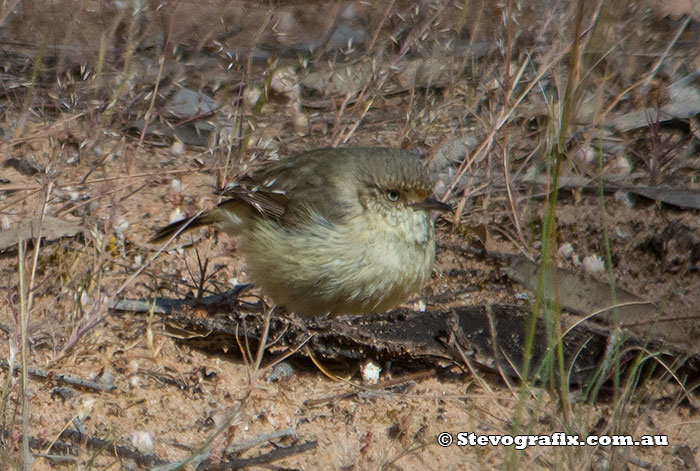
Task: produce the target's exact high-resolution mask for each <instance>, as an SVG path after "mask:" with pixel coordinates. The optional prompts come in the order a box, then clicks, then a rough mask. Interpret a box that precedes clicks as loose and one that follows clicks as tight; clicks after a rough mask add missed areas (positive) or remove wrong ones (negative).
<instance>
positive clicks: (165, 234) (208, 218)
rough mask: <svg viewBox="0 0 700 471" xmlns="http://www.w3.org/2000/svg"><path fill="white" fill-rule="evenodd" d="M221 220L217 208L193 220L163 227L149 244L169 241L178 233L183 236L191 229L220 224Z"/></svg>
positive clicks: (188, 219)
mask: <svg viewBox="0 0 700 471" xmlns="http://www.w3.org/2000/svg"><path fill="white" fill-rule="evenodd" d="M220 219H221V215H220V214H219V211H218V210H217V208H214V209H213V210H211V211H206V212H204V213H202V214H200V215H197V216H195V217H193V218H187V219H180V220H179V221H175V222H172V223H170V224H168V225H167V226H165V227H161V228H160V229H158V230H156V232H155V234H153V237H151V240H149V242H151V243H154V242H162V241H164V240H167V239H169V238H170V237H172V236H173V235H175V234H176V233H178V232H179V233H180V234H183V233H185V232H187V231H189V230H190V229H194V228H195V227H201V226H209V225H212V224H216V223H218V222H220Z"/></svg>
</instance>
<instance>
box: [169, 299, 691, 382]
mask: <svg viewBox="0 0 700 471" xmlns="http://www.w3.org/2000/svg"><path fill="white" fill-rule="evenodd" d="M222 298H223V296H219V297H218V299H219V300H221V299H222ZM165 304H167V303H160V305H165ZM193 304H194V303H193V302H189V303H186V304H185V303H181V304H178V303H170V304H169V307H170V308H171V309H170V314H169V315H168V317H167V319H168V323H169V325H171V326H175V327H177V328H178V329H182V330H184V331H187V332H188V334H189V335H188V337H189V339H188V342H190V343H191V344H193V345H194V346H197V344H199V346H200V347H202V348H206V349H222V348H223V349H225V350H231V349H236V345H238V344H239V342H240V343H242V344H246V342H247V344H248V345H249V346H250V348H257V342H258V339H260V338H261V337H262V335H261V333H262V329H263V318H262V317H263V316H260V315H257V314H255V315H251V314H242V313H241V312H240V310H238V309H237V308H236V307H235V305H234V304H233V303H230V302H229V303H225V305H221V304H217V303H214V304H211V303H210V304H207V303H206V302H205V303H202V304H198V305H197V311H198V312H197V314H196V315H193V310H194V307H193ZM202 311H207V313H208V314H207V315H202ZM530 322H531V316H530V313H529V312H528V310H527V309H526V308H525V307H521V306H511V305H491V306H461V307H458V308H454V309H448V310H444V311H432V312H411V311H407V310H398V311H393V312H389V313H383V314H372V315H368V316H355V317H338V318H333V319H328V320H323V319H305V318H303V319H302V318H299V317H296V316H289V315H279V314H275V315H273V316H272V319H271V323H270V332H269V337H268V338H270V339H278V341H277V342H276V343H275V348H290V349H291V348H295V347H297V346H299V345H302V344H303V343H304V342H307V341H308V346H309V347H310V348H311V350H312V352H313V353H314V355H317V356H320V357H323V358H325V359H328V360H342V359H351V360H364V359H367V358H371V359H374V360H378V361H380V362H381V361H389V360H392V361H404V362H407V363H410V364H413V365H414V366H421V365H423V366H429V367H434V365H435V363H444V361H445V360H447V361H455V362H457V363H459V364H462V363H463V360H462V357H461V353H460V352H459V349H461V350H462V351H463V352H466V354H467V356H468V358H469V359H470V360H471V361H474V363H476V364H478V365H480V366H481V367H483V368H486V369H488V370H490V371H499V372H500V373H501V374H504V375H506V376H513V377H519V376H520V374H521V371H522V366H523V356H524V351H525V332H526V331H527V326H528V325H529V323H530ZM197 333H198V335H196V334H197ZM611 335H612V331H611V330H608V329H607V328H605V327H601V326H597V325H594V324H592V323H588V322H582V323H580V324H578V325H576V326H574V327H573V328H572V329H571V330H570V331H569V332H568V333H566V335H565V336H564V339H563V342H562V343H563V349H564V358H565V366H566V371H567V375H568V381H569V382H570V383H571V384H573V385H582V384H585V383H587V382H588V381H590V380H591V379H592V378H594V377H595V375H596V374H598V373H599V371H600V366H601V364H602V363H603V362H604V360H605V355H606V354H607V352H608V351H610V348H609V345H608V344H609V342H610V338H611ZM625 335H626V337H625V338H624V339H623V346H622V347H621V348H628V349H630V350H631V351H634V350H636V349H637V348H638V347H643V348H645V349H646V351H660V352H663V353H664V358H666V359H668V358H674V359H681V360H682V361H683V363H684V367H683V368H684V374H685V375H686V377H687V378H688V379H692V378H696V377H698V372H700V355H697V354H694V353H692V352H688V351H686V350H684V349H683V348H682V347H679V346H669V345H668V344H662V343H661V342H648V341H645V340H643V339H641V338H638V337H635V336H633V335H631V334H628V333H625ZM309 337H311V338H309ZM548 338H549V336H548V335H547V328H546V325H545V323H544V321H543V320H541V319H538V320H537V322H536V324H535V334H534V342H533V346H532V360H531V363H530V370H529V371H530V372H534V373H539V374H540V376H542V375H546V374H548V373H549V372H545V371H540V366H541V365H542V362H543V360H544V359H545V358H546V357H547V355H553V352H554V349H553V345H550V344H549V340H547V339H548ZM457 346H458V347H459V349H458V348H457Z"/></svg>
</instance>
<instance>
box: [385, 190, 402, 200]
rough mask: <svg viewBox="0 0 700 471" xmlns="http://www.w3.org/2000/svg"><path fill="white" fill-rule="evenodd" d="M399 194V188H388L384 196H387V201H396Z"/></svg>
mask: <svg viewBox="0 0 700 471" xmlns="http://www.w3.org/2000/svg"><path fill="white" fill-rule="evenodd" d="M399 196H401V194H400V193H399V190H389V191H387V192H386V197H387V198H389V201H398V200H399Z"/></svg>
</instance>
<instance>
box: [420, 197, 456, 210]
mask: <svg viewBox="0 0 700 471" xmlns="http://www.w3.org/2000/svg"><path fill="white" fill-rule="evenodd" d="M411 207H412V208H413V209H427V210H433V211H452V206H450V205H449V204H446V203H443V202H442V201H438V200H436V199H435V198H426V199H424V200H423V201H420V202H418V203H413V204H412V205H411Z"/></svg>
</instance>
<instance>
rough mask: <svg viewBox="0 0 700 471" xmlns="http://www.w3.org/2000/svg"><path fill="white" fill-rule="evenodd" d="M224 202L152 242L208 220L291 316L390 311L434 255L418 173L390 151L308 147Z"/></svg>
mask: <svg viewBox="0 0 700 471" xmlns="http://www.w3.org/2000/svg"><path fill="white" fill-rule="evenodd" d="M224 196H227V197H228V198H229V199H227V200H225V201H223V202H222V203H220V204H219V205H218V206H217V207H216V208H214V209H212V210H210V211H207V212H205V213H203V214H201V215H199V216H197V217H196V218H194V219H193V220H191V221H190V220H182V221H177V222H174V223H172V224H170V225H168V226H166V227H164V228H162V229H160V230H159V231H157V232H156V234H155V236H154V238H153V239H152V241H154V242H155V241H160V240H163V239H166V238H168V237H171V236H172V235H173V234H175V233H176V232H177V231H179V230H180V229H181V228H182V227H183V225H184V224H186V223H187V222H188V221H189V225H187V227H186V228H187V229H191V228H194V227H198V226H204V225H209V226H213V227H214V228H215V229H218V230H221V231H224V232H226V233H229V234H232V235H234V236H236V237H238V240H239V244H240V248H241V250H242V252H243V254H244V256H245V258H246V262H247V265H248V271H249V276H250V279H251V280H252V281H253V283H255V284H256V285H257V286H259V287H261V288H262V290H263V292H264V293H265V294H266V295H267V296H269V297H270V298H271V299H272V301H273V302H274V303H276V304H278V305H281V306H285V307H286V308H287V309H289V310H292V311H294V312H296V313H297V314H301V315H306V316H317V315H323V314H326V313H330V314H331V315H339V314H366V313H370V312H377V311H386V310H389V309H391V308H394V307H396V306H397V305H398V304H400V303H401V302H403V301H404V300H405V299H406V298H407V297H408V296H409V295H410V294H412V293H415V292H416V291H418V290H420V289H421V288H422V287H423V285H424V284H425V283H426V282H427V281H428V279H429V278H430V272H431V269H432V266H433V262H434V260H435V228H434V223H433V218H432V217H431V214H430V212H431V210H438V211H445V210H448V209H450V207H449V206H448V205H446V204H444V203H441V202H439V201H437V200H436V199H433V198H432V185H431V182H430V178H429V177H428V173H427V172H426V170H425V169H424V168H423V166H422V165H421V162H420V160H419V159H418V157H416V156H415V155H413V154H411V153H409V152H406V151H403V150H399V149H390V148H371V147H347V148H338V149H331V148H328V149H318V150H313V151H309V152H303V153H301V154H297V155H294V156H292V157H289V158H286V159H283V160H280V161H278V162H275V163H272V164H269V165H268V166H267V167H264V168H263V169H261V170H260V171H258V172H255V173H253V174H252V175H250V176H247V177H244V178H243V179H242V180H241V181H240V182H239V183H238V184H237V185H236V186H234V187H232V188H230V189H227V190H226V192H225V193H224Z"/></svg>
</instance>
